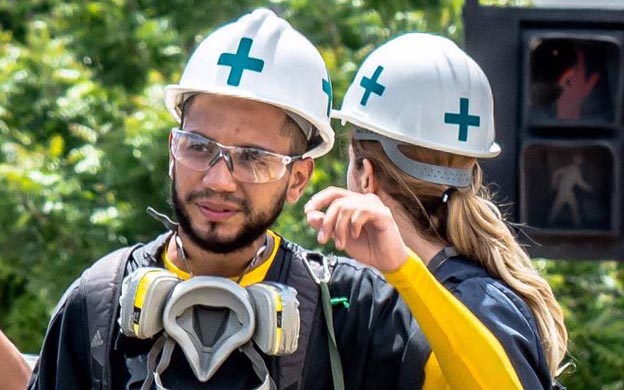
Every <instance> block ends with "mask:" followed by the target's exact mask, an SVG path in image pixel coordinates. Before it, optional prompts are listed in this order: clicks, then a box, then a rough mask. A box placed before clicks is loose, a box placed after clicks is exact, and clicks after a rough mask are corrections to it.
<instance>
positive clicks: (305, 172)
mask: <svg viewBox="0 0 624 390" xmlns="http://www.w3.org/2000/svg"><path fill="white" fill-rule="evenodd" d="M313 172H314V160H312V159H311V158H306V159H303V160H299V161H295V162H294V163H293V164H292V166H291V168H290V175H289V179H288V189H287V190H286V202H288V203H290V204H293V203H295V202H297V201H298V200H299V198H300V197H301V195H303V191H304V190H305V187H306V186H307V185H308V182H309V181H310V179H311V178H312V173H313Z"/></svg>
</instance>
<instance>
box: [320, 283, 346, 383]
mask: <svg viewBox="0 0 624 390" xmlns="http://www.w3.org/2000/svg"><path fill="white" fill-rule="evenodd" d="M320 285H321V301H322V305H323V314H325V322H326V323H327V335H328V337H327V345H328V346H329V360H330V363H331V370H332V378H333V380H334V390H344V388H345V386H344V378H343V375H342V362H341V361H340V354H339V353H338V344H337V343H336V335H335V334H334V319H333V316H332V305H331V297H330V295H329V288H328V287H327V283H326V282H321V283H320Z"/></svg>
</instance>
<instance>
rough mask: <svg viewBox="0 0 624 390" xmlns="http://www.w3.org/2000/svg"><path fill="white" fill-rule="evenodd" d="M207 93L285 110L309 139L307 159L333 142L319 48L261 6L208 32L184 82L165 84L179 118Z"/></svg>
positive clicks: (329, 97) (327, 88)
mask: <svg viewBox="0 0 624 390" xmlns="http://www.w3.org/2000/svg"><path fill="white" fill-rule="evenodd" d="M197 93H209V94H215V95H222V96H231V97H236V98H242V99H250V100H254V101H258V102H262V103H266V104H270V105H272V106H275V107H277V108H279V109H282V110H283V111H284V112H285V113H286V114H287V115H288V116H290V117H291V118H292V119H293V120H294V121H295V122H296V123H297V124H298V125H299V127H301V129H302V131H303V132H304V134H305V135H306V137H307V139H308V151H307V152H306V153H305V154H304V157H311V158H316V157H320V156H322V155H324V154H326V153H327V152H329V150H330V149H331V147H332V146H333V144H334V131H333V130H332V128H331V126H330V122H329V116H328V107H329V108H330V110H331V104H332V88H331V80H330V79H329V77H328V72H327V68H326V66H325V63H324V61H323V58H322V57H321V54H320V53H319V52H318V50H317V49H316V48H315V47H314V46H313V45H312V43H310V41H308V40H307V39H306V38H305V37H304V36H303V35H301V33H299V32H298V31H297V30H295V29H294V28H293V27H292V26H291V25H290V24H289V23H288V22H287V21H286V20H284V19H282V18H280V17H278V16H277V15H275V13H273V12H272V11H270V10H268V9H265V8H260V9H256V10H254V11H253V12H251V13H249V14H246V15H244V16H242V17H241V18H240V19H238V20H236V21H234V22H232V23H230V24H227V25H224V26H223V27H221V28H219V29H217V30H215V31H214V32H213V33H212V34H210V35H209V36H207V37H206V38H205V39H204V40H203V41H202V42H201V43H200V44H199V45H198V46H197V48H196V49H195V51H194V52H193V54H192V56H191V58H190V59H189V61H188V63H187V64H186V67H185V69H184V72H183V74H182V77H181V78H180V82H179V83H178V84H174V85H168V86H167V87H166V88H165V104H166V106H167V109H168V110H169V112H170V113H171V114H172V115H173V117H174V118H175V119H176V120H177V121H178V122H179V121H180V116H181V109H182V107H183V103H184V101H185V100H186V99H188V97H189V96H192V95H194V94H197Z"/></svg>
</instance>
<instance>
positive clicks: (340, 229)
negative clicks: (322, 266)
mask: <svg viewBox="0 0 624 390" xmlns="http://www.w3.org/2000/svg"><path fill="white" fill-rule="evenodd" d="M353 211H354V210H353V209H352V208H348V207H344V206H343V207H342V208H341V209H340V212H339V213H338V218H337V220H336V225H335V229H334V230H335V232H334V241H335V242H336V248H338V249H340V250H344V249H345V245H346V244H347V240H348V239H349V237H350V236H351V234H350V230H351V215H352V214H353Z"/></svg>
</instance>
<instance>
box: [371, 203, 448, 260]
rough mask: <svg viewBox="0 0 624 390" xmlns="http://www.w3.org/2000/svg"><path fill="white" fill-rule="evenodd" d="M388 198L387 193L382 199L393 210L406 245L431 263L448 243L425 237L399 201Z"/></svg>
mask: <svg viewBox="0 0 624 390" xmlns="http://www.w3.org/2000/svg"><path fill="white" fill-rule="evenodd" d="M387 198H390V197H389V196H388V195H386V196H385V197H384V198H382V200H383V202H384V203H385V204H386V205H388V207H390V210H392V216H393V217H394V220H395V221H396V223H397V225H398V227H399V231H400V232H401V237H402V238H403V241H404V242H405V245H407V246H408V247H409V248H410V249H411V250H412V251H414V253H416V254H417V255H418V257H420V259H421V260H422V261H423V262H424V263H425V264H429V261H431V259H432V258H433V256H435V255H436V254H438V252H440V251H441V250H442V249H444V247H445V246H447V245H446V243H445V242H444V241H442V240H440V239H437V240H436V239H433V240H427V239H425V238H424V237H423V235H422V234H421V233H420V232H419V231H418V230H417V229H416V226H414V222H413V221H412V220H411V219H410V218H409V216H408V215H407V213H406V212H405V211H403V207H401V206H400V204H399V202H398V201H396V200H394V199H387Z"/></svg>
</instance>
